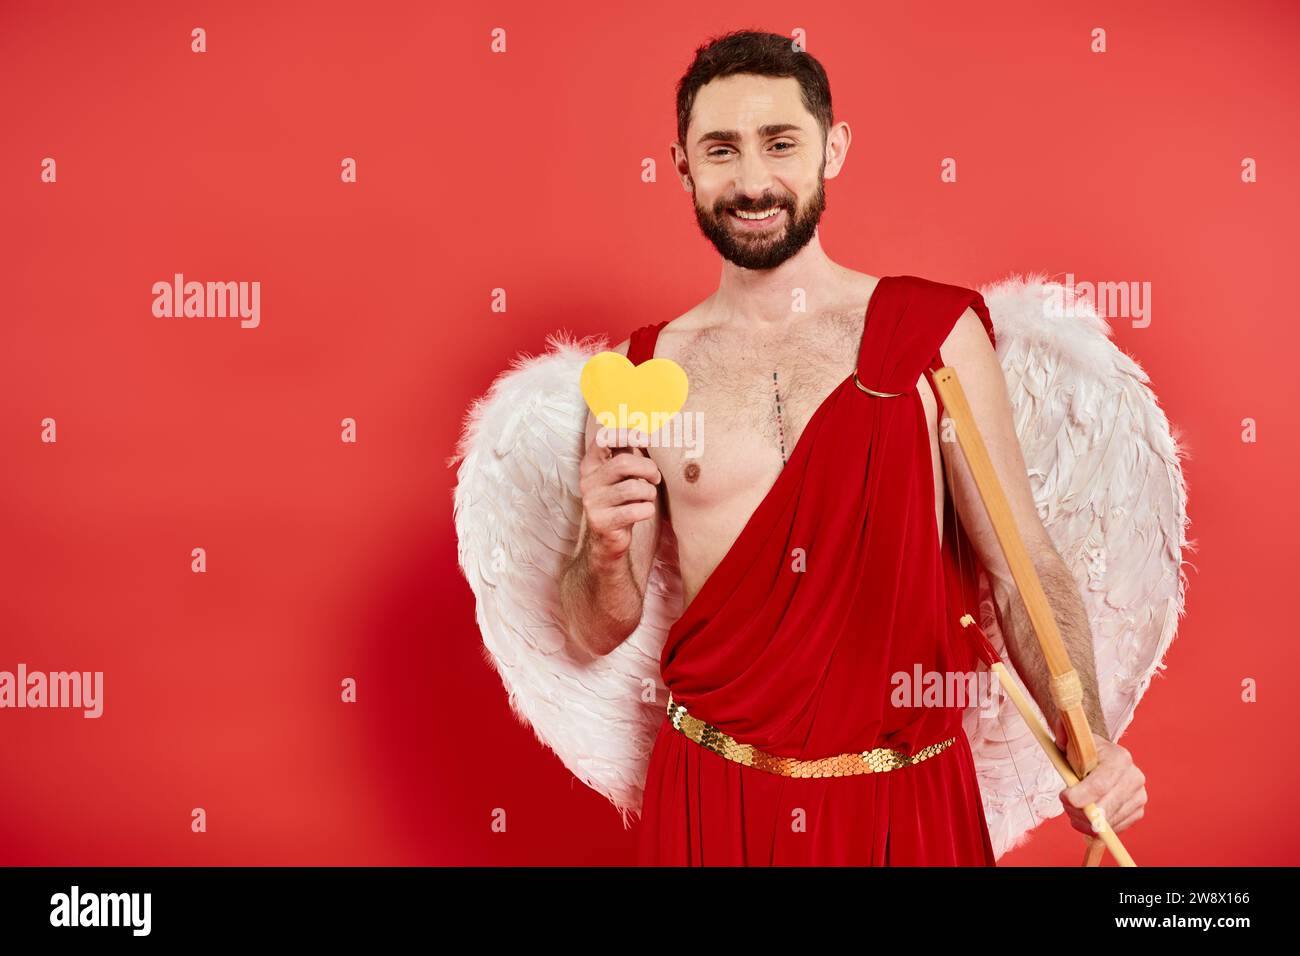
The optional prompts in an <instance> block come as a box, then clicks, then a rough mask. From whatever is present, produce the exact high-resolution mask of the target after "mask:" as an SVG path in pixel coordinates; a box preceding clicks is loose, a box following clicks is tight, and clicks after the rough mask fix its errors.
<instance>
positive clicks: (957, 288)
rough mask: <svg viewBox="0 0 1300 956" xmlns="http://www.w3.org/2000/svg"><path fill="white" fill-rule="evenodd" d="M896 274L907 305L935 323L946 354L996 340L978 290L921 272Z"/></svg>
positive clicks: (982, 347) (981, 295)
mask: <svg viewBox="0 0 1300 956" xmlns="http://www.w3.org/2000/svg"><path fill="white" fill-rule="evenodd" d="M896 278H897V280H898V282H897V285H898V288H899V289H900V291H901V293H902V294H903V295H904V296H906V298H907V303H908V305H909V306H910V307H912V308H915V309H918V311H919V312H920V314H923V315H927V316H929V317H931V318H932V319H933V321H934V322H935V323H937V328H938V331H939V334H940V335H941V337H942V339H943V344H944V350H945V354H946V353H947V352H948V351H967V350H970V349H974V350H976V351H983V350H984V349H987V348H990V347H991V346H993V345H994V344H995V343H996V339H995V337H994V333H993V319H992V316H991V315H990V314H989V310H988V305H987V304H985V302H984V296H983V294H982V293H980V292H979V290H977V289H971V288H968V287H966V286H963V285H955V284H953V283H950V282H936V281H935V280H933V279H927V278H924V277H923V276H914V275H904V276H898V277H896Z"/></svg>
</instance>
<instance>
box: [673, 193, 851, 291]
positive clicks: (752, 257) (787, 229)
mask: <svg viewBox="0 0 1300 956" xmlns="http://www.w3.org/2000/svg"><path fill="white" fill-rule="evenodd" d="M692 205H694V206H695V219H696V221H697V222H698V223H699V224H700V231H701V232H702V233H704V235H705V237H706V238H707V239H708V240H709V241H710V242H711V243H713V246H714V248H715V249H717V250H718V254H719V255H721V256H722V257H723V258H724V259H726V260H727V261H728V262H734V263H735V264H736V265H738V266H740V267H741V268H742V269H775V268H776V267H777V266H779V265H780V264H781V263H783V262H785V260H787V259H789V258H790V257H791V256H792V255H794V254H795V253H796V252H798V251H799V250H800V249H802V248H803V247H804V246H806V245H807V244H808V240H810V239H811V238H812V237H813V234H814V233H815V232H816V231H817V224H818V223H819V222H820V221H821V217H822V213H823V212H825V211H826V182H825V180H824V179H822V178H821V176H818V177H817V191H816V192H815V193H814V194H813V196H812V198H811V199H810V200H809V201H808V204H807V205H806V206H805V207H804V208H803V209H802V210H801V211H798V212H796V210H795V209H794V208H793V204H792V201H791V200H789V199H782V200H780V201H778V202H777V203H776V205H778V206H780V207H782V208H783V209H784V210H785V217H786V224H785V226H783V227H781V228H780V229H779V230H776V231H774V232H773V233H772V234H770V235H769V234H766V233H757V232H756V233H754V234H752V235H747V234H745V233H744V232H742V231H740V230H742V229H743V228H744V227H743V226H737V225H734V220H733V218H732V216H731V213H730V212H729V211H728V210H729V209H731V208H732V206H730V205H728V204H726V203H721V204H719V205H717V206H715V207H714V209H713V211H712V212H705V211H704V210H703V209H701V208H700V206H699V204H698V203H692ZM770 207H771V204H760V205H759V207H758V209H759V210H761V209H767V208H770ZM742 211H746V212H748V211H750V210H747V209H743V207H742Z"/></svg>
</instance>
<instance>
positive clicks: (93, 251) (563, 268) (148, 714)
mask: <svg viewBox="0 0 1300 956" xmlns="http://www.w3.org/2000/svg"><path fill="white" fill-rule="evenodd" d="M706 7H707V5H704V6H702V5H701V4H699V3H683V2H663V3H655V4H648V5H647V4H626V5H618V4H615V5H606V4H600V5H597V4H592V5H589V6H588V5H566V4H544V5H539V4H528V3H521V2H510V3H500V4H495V5H493V6H491V7H489V8H486V9H484V10H482V11H481V12H480V11H475V10H473V9H472V8H471V6H470V5H468V4H467V5H465V7H464V9H463V10H460V11H449V10H447V9H445V6H444V5H437V6H435V5H433V4H425V3H404V4H395V3H382V2H374V3H366V4H361V5H359V6H358V5H357V4H354V3H298V4H288V3H274V4H272V3H239V4H232V3H225V2H223V3H184V2H178V3H161V2H158V3H118V4H99V3H75V4H74V3H67V4H37V3H13V2H10V3H6V4H4V6H3V9H2V10H0V89H3V90H4V91H5V93H4V96H3V97H0V99H2V100H3V102H2V103H0V120H2V123H0V129H3V131H4V133H3V136H4V147H3V150H2V151H0V209H2V210H3V213H0V221H2V223H3V224H2V225H0V244H2V246H0V261H3V263H4V290H5V295H6V300H7V301H6V313H5V317H4V323H3V328H4V340H3V348H0V382H3V386H2V387H3V393H2V394H3V408H2V411H0V448H2V454H3V458H4V468H3V472H2V474H3V477H2V478H0V481H2V482H3V484H2V485H0V491H2V492H3V505H2V506H0V514H2V515H3V519H2V520H3V525H2V526H0V535H2V536H3V541H4V549H3V555H4V557H3V561H4V567H3V581H4V583H3V589H2V593H3V606H2V607H0V612H2V615H0V628H2V630H0V670H11V671H12V670H14V669H16V667H17V664H18V663H19V662H20V661H21V662H25V663H26V664H27V665H28V667H29V668H31V669H44V670H63V669H76V670H102V671H104V672H105V713H104V716H103V717H102V718H101V719H99V720H86V719H83V718H82V717H81V715H80V713H79V712H69V711H57V710H46V711H32V710H22V711H16V710H5V711H0V862H2V863H7V864H152V863H161V864H179V863H217V864H236V863H253V864H327V863H346V864H361V863H366V864H392V863H402V864H406V863H421V864H425V863H432V864H441V863H449V864H473V863H498V864H499V863H609V864H622V863H630V862H632V861H633V857H634V852H633V851H634V838H635V831H624V830H623V829H622V826H621V823H620V821H619V819H618V816H617V814H616V813H615V811H614V810H613V808H612V807H610V806H609V805H608V804H607V803H606V802H605V801H604V800H603V799H602V798H601V797H599V796H597V795H596V794H594V793H593V792H591V791H589V790H587V789H586V788H585V787H584V786H582V785H581V784H580V783H577V782H576V781H575V780H574V779H573V778H572V777H571V776H570V775H569V773H568V772H567V771H566V770H565V769H564V768H563V766H562V765H561V764H560V763H559V761H558V760H557V759H556V758H555V757H554V756H552V755H551V754H549V753H548V752H546V751H544V750H543V749H542V748H541V747H540V746H539V745H538V744H537V743H536V742H535V740H534V738H533V736H532V734H531V732H530V731H529V730H527V729H526V728H524V727H522V726H520V725H519V724H518V723H517V722H516V721H515V718H514V717H513V716H512V714H511V713H510V711H509V709H508V706H507V703H506V697H505V693H504V691H503V689H502V686H501V683H500V681H499V679H498V678H497V677H496V675H495V674H494V673H492V672H491V671H490V670H489V669H488V668H487V666H486V665H485V664H484V662H483V660H482V658H481V644H480V642H479V638H478V634H477V630H476V628H475V625H474V619H473V603H472V596H471V594H470V592H469V589H468V587H467V585H466V583H465V581H464V579H463V578H462V577H461V576H460V574H459V572H458V569H457V567H456V560H455V553H456V549H455V539H454V535H453V531H452V525H451V507H450V504H451V498H450V492H451V488H452V482H453V480H454V473H453V472H452V471H450V470H448V469H447V468H446V467H445V459H446V458H447V456H449V455H451V454H452V453H453V451H454V446H455V441H456V438H457V436H458V431H459V428H460V424H461V420H462V416H463V413H464V411H465V409H466V407H467V406H468V404H469V403H470V401H471V400H472V399H473V398H474V397H476V396H477V395H479V394H481V393H482V392H483V391H484V390H485V389H486V388H487V386H488V384H489V383H490V382H491V380H492V378H493V377H494V376H495V375H496V374H497V373H498V372H499V371H501V370H502V369H503V368H505V367H506V366H507V364H508V363H509V360H510V359H511V358H512V357H513V356H514V355H515V353H516V352H517V351H521V350H522V351H528V352H536V351H538V350H540V349H541V348H542V347H543V343H544V339H545V335H546V334H547V333H548V332H551V331H552V330H555V329H558V328H567V329H569V330H571V331H573V332H576V333H579V334H587V333H605V334H608V335H609V336H610V337H611V342H617V341H618V340H620V339H622V338H624V337H625V336H626V335H627V333H628V332H629V331H630V330H631V329H632V328H634V327H636V326H638V325H642V324H645V323H648V322H655V321H660V320H662V319H665V318H670V317H672V316H675V315H678V314H680V313H681V312H682V311H684V310H685V309H686V308H688V307H689V306H690V305H692V304H693V303H695V302H697V301H698V300H699V299H701V298H703V297H704V296H706V295H707V294H708V293H709V292H710V291H711V290H712V289H713V287H714V285H715V283H716V281H717V274H718V268H719V260H718V257H717V255H716V253H715V252H714V250H713V248H712V247H711V246H710V245H709V244H708V243H707V242H706V241H705V240H704V239H703V238H702V237H701V236H700V235H699V233H698V231H697V227H696V225H695V222H694V217H693V216H692V215H691V212H690V206H689V202H690V200H689V196H688V195H687V194H685V193H683V192H682V190H681V187H680V186H679V184H678V183H677V181H676V179H675V177H674V176H673V175H672V174H671V170H670V169H669V165H668V155H669V154H668V145H669V142H670V141H671V139H672V137H673V135H674V115H673V91H674V84H675V83H676V81H677V79H678V77H679V76H680V74H681V73H682V71H683V70H684V69H685V67H686V65H687V64H688V63H689V60H690V57H691V55H692V53H693V51H694V49H695V47H696V46H697V45H699V44H700V43H701V42H703V41H704V40H705V39H706V38H708V37H709V36H712V35H715V34H717V33H720V32H724V31H726V30H729V29H735V28H740V27H757V28H761V29H767V30H771V31H773V32H777V33H783V34H788V33H789V32H790V31H791V30H792V29H795V28H803V29H805V30H806V31H807V37H808V41H807V42H808V49H809V50H810V52H812V53H813V54H814V55H816V56H817V57H818V58H819V59H820V60H821V61H822V62H823V64H824V65H825V66H826V68H827V70H828V72H829V74H830V78H831V85H832V91H833V94H834V104H835V112H836V119H846V120H848V121H849V123H850V124H851V125H852V127H853V130H854V134H855V135H854V140H853V146H852V149H851V152H850V155H849V160H848V165H847V168H846V169H845V171H844V173H843V174H842V175H841V177H840V178H838V179H836V180H833V181H832V182H830V183H828V202H829V207H828V212H827V214H826V218H825V219H824V221H823V226H822V242H823V244H824V246H825V247H826V249H827V251H828V253H829V254H830V255H831V257H832V258H833V259H835V260H836V261H839V262H842V263H843V264H845V265H847V266H849V267H851V268H855V269H858V270H860V271H864V272H870V273H872V274H875V275H885V274H894V273H913V274H920V275H925V276H927V277H930V278H933V279H937V280H940V281H945V282H954V283H958V284H962V285H968V286H978V285H982V284H984V283H986V282H989V281H992V280H995V279H998V278H1001V277H1002V276H1004V275H1005V274H1006V273H1007V272H1009V271H1018V272H1023V271H1030V270H1043V271H1046V272H1048V273H1050V274H1053V275H1056V276H1058V277H1063V276H1064V274H1065V273H1066V272H1073V273H1074V274H1075V275H1076V276H1078V277H1079V278H1080V279H1101V280H1112V281H1114V280H1123V281H1137V282H1142V281H1149V282H1151V283H1152V305H1153V312H1154V315H1153V321H1152V322H1151V325H1150V327H1149V328H1145V329H1134V328H1132V327H1131V325H1130V324H1129V323H1128V322H1126V321H1123V320H1119V321H1116V322H1115V323H1114V325H1115V328H1116V340H1117V341H1118V343H1119V344H1120V346H1121V347H1122V348H1124V349H1125V350H1127V351H1129V352H1130V353H1131V354H1133V355H1134V356H1135V357H1136V358H1137V359H1138V360H1139V361H1140V362H1141V363H1142V365H1143V366H1144V367H1145V368H1146V369H1147V370H1148V372H1149V373H1150V375H1151V378H1152V383H1153V387H1154V389H1155V391H1156V393H1157V394H1158V395H1159V397H1160V399H1161V401H1162V403H1163V405H1164V407H1165V409H1166V410H1167V412H1168V414H1169V416H1170V418H1171V420H1172V421H1173V422H1174V423H1175V424H1176V425H1178V426H1179V427H1180V428H1181V429H1182V432H1183V437H1184V440H1185V441H1186V444H1187V448H1188V450H1189V452H1190V454H1191V458H1190V460H1189V461H1188V462H1187V463H1186V469H1187V476H1188V480H1189V483H1190V494H1191V507H1190V513H1191V517H1192V522H1193V524H1192V528H1191V534H1192V536H1193V537H1194V538H1195V539H1196V540H1197V542H1198V544H1199V552H1198V553H1197V554H1195V555H1193V556H1192V560H1193V561H1194V562H1195V565H1196V568H1195V569H1194V570H1193V571H1192V572H1191V575H1190V577H1191V584H1190V589H1189V594H1188V597H1189V600H1188V613H1187V616H1186V618H1185V620H1184V623H1183V625H1182V629H1181V632H1180V636H1179V638H1178V640H1177V641H1176V642H1175V643H1174V646H1173V648H1172V651H1171V653H1170V655H1169V657H1168V663H1169V669H1168V671H1167V675H1166V676H1165V677H1164V678H1162V679H1159V680H1157V682H1156V684H1155V685H1154V686H1153V688H1152V689H1151V691H1150V692H1149V694H1148V697H1147V699H1146V700H1145V702H1144V703H1143V704H1142V706H1141V708H1140V709H1139V711H1138V716H1137V721H1136V724H1135V725H1134V727H1133V729H1132V731H1131V732H1130V733H1129V734H1128V735H1127V736H1125V738H1124V743H1125V744H1126V745H1127V746H1128V747H1129V748H1130V749H1131V750H1132V751H1133V752H1134V754H1135V755H1136V759H1137V761H1138V764H1139V765H1140V766H1141V767H1142V768H1143V769H1144V770H1145V772H1146V773H1147V776H1148V780H1149V784H1148V789H1149V792H1150V798H1151V799H1150V804H1149V807H1148V814H1147V818H1146V819H1145V820H1143V821H1142V822H1141V823H1139V824H1138V826H1137V827H1136V828H1134V829H1133V830H1131V831H1129V833H1127V834H1125V840H1126V842H1127V843H1128V845H1129V847H1130V849H1131V850H1132V852H1133V854H1134V856H1135V857H1136V858H1137V860H1138V861H1139V862H1140V863H1146V864H1195V863H1233V864H1282V863H1287V864H1294V863H1297V862H1300V852H1298V850H1300V827H1298V826H1297V824H1296V822H1295V815H1294V810H1293V806H1292V804H1293V799H1294V794H1295V792H1296V789H1297V783H1298V781H1297V771H1296V763H1295V761H1294V756H1295V754H1294V750H1295V747H1294V745H1293V742H1292V741H1293V739H1294V738H1293V733H1292V729H1291V724H1292V720H1293V710H1292V708H1291V707H1290V706H1289V701H1290V698H1291V697H1292V686H1291V678H1290V677H1288V676H1287V675H1293V674H1295V673H1296V671H1297V668H1298V667H1300V654H1297V651H1296V643H1297V642H1296V640H1295V634H1294V626H1293V624H1292V621H1293V620H1294V608H1293V607H1292V606H1291V603H1290V597H1291V596H1292V595H1293V594H1294V590H1295V585H1294V583H1293V581H1292V578H1293V577H1294V563H1293V562H1292V561H1291V560H1289V557H1290V553H1291V548H1292V544H1293V542H1294V541H1295V540H1296V539H1297V537H1298V536H1300V526H1298V522H1297V518H1296V511H1295V507H1294V500H1293V498H1292V494H1291V492H1292V488H1293V486H1294V466H1295V464H1296V454H1295V442H1294V434H1295V427H1296V411H1295V409H1296V406H1295V401H1294V399H1295V375H1294V372H1293V371H1291V370H1289V369H1288V367H1287V365H1286V364H1285V363H1287V362H1289V361H1290V360H1291V358H1292V357H1293V356H1294V354H1295V352H1296V346H1297V344H1298V338H1300V337H1298V336H1297V333H1296V323H1295V319H1294V317H1293V316H1292V315H1291V309H1290V308H1289V302H1290V295H1289V292H1287V291H1285V289H1284V287H1283V281H1281V279H1282V277H1283V276H1285V275H1291V274H1293V272H1294V268H1293V259H1294V255H1295V251H1296V242H1295V229H1296V212H1297V208H1298V204H1297V183H1300V169H1297V147H1300V136H1298V133H1297V125H1296V123H1295V121H1294V120H1295V115H1296V100H1297V96H1296V94H1297V87H1298V84H1297V66H1296V63H1297V59H1296V57H1295V48H1296V40H1297V26H1298V25H1300V14H1297V11H1296V8H1295V7H1294V5H1293V4H1290V3H1286V2H1272V3H1267V2H1255V3H1231V4H1229V3H1222V4H1207V3H1199V4H1195V3H1185V2H1178V3H1163V4H1144V5H1142V8H1141V9H1133V7H1134V5H1131V4H1122V3H1089V4H1086V5H1082V6H1081V7H1080V8H1079V9H1077V10H1074V11H1072V12H1065V11H1061V10H1058V9H1055V7H1054V6H1053V7H1051V8H1048V7H1045V6H1044V5H1042V4H1038V3H1030V2H1023V3H999V4H979V5H970V4H965V3H957V2H945V3H924V4H922V3H916V4H878V5H866V4H862V3H842V4H816V3H808V4H799V5H798V6H797V8H792V7H790V5H788V4H780V3H762V2H755V3H750V4H747V5H746V9H745V12H744V15H743V18H738V17H737V16H733V15H729V14H725V13H723V12H721V11H709V10H707V9H706ZM195 26H202V27H204V28H205V29H206V30H207V34H208V52H207V53H205V54H202V55H198V54H194V53H192V52H190V30H191V29H192V28H193V27H195ZM1098 26H1100V27H1104V28H1105V29H1106V31H1107V34H1108V43H1109V52H1107V53H1106V54H1104V55H1095V54H1092V53H1090V52H1089V32H1090V30H1091V29H1092V28H1094V27H1098ZM494 27H502V28H504V29H505V30H506V31H507V36H508V52H507V53H506V54H504V55H494V54H492V53H491V52H490V50H489V41H490V31H491V30H492V29H493V28H494ZM47 156H49V157H53V158H55V159H56V160H57V163H58V182H57V184H53V185H51V184H45V183H42V182H41V181H40V176H39V174H40V163H41V161H42V159H43V158H44V157H47ZM345 156H351V157H355V158H356V159H357V162H358V170H359V182H358V183H356V184H354V185H346V184H343V183H341V182H340V176H339V164H340V161H341V159H342V158H343V157H345ZM945 156H952V157H956V158H957V160H958V171H959V181H958V183H956V184H943V183H941V182H940V180H939V163H940V160H941V159H942V157H945ZM1246 156H1250V157H1254V158H1255V159H1256V160H1257V161H1258V164H1259V177H1260V179H1259V182H1258V183H1256V184H1253V185H1246V184H1243V183H1242V182H1241V181H1240V163H1241V160H1242V158H1243V157H1246ZM643 157H652V158H653V159H655V160H656V161H657V163H658V166H659V176H658V181H657V182H654V183H643V182H641V180H640V175H639V174H640V163H641V160H642V159H643ZM176 272H182V273H184V274H185V275H186V277H187V278H191V279H197V280H200V281H206V280H223V281H225V280H233V281H239V280H244V281H253V280H257V281H260V282H261V283H262V322H261V326H260V328H257V329H241V328H239V327H238V324H237V322H236V321H234V320H210V321H209V320H197V319H158V318H154V317H153V315H152V314H151V311H150V308H151V303H152V298H153V296H152V293H151V291H150V288H151V285H152V283H154V282H155V281H159V280H169V279H170V277H171V276H172V275H173V273H176ZM495 288H503V289H505V290H506V292H507V295H508V305H509V309H508V311H507V312H506V313H504V314H500V313H494V312H492V311H491V310H490V302H491V294H492V290H493V289H495ZM47 416H49V417H53V418H55V419H56V420H57V422H58V443H57V444H54V445H49V444H43V443H41V441H40V440H39V434H40V421H41V420H42V419H43V418H45V417H47ZM349 416H350V417H354V418H356V419H357V421H358V434H359V442H358V444H356V445H345V444H343V443H341V442H340V440H339V421H340V419H342V418H344V417H349ZM1247 417H1250V418H1254V419H1256V420H1257V421H1258V428H1259V440H1258V442H1257V443H1255V444H1245V443H1243V442H1242V441H1241V438H1240V432H1241V422H1242V419H1243V418H1247ZM194 547H204V548H206V549H207V552H208V573H206V574H202V575H199V574H194V573H192V572H191V571H190V550H191V549H192V548H194ZM347 676H351V677H355V678H356V679H357V681H358V684H359V696H358V702H357V703H356V704H354V705H345V704H342V703H340V702H339V682H340V680H342V679H343V678H344V677H347ZM1246 677H1251V678H1254V679H1256V680H1258V682H1259V688H1260V691H1259V702H1258V703H1255V704H1245V703H1242V702H1241V700H1240V695H1241V691H1240V683H1241V681H1242V679H1243V678H1246ZM194 807H203V808H205V809H206V811H207V814H208V831H207V832H206V833H203V834H195V833H192V832H191V830H190V811H191V809H192V808H194ZM498 807H499V808H503V809H504V810H505V811H506V813H507V815H508V823H509V826H508V831H507V832H506V833H504V834H501V833H493V832H492V831H491V828H490V824H491V820H492V812H493V810H494V808H498ZM1080 851H1081V840H1080V838H1079V837H1078V835H1077V834H1075V833H1073V831H1071V830H1070V829H1069V827H1068V826H1067V825H1066V824H1065V822H1064V821H1063V820H1060V819H1058V820H1054V821H1052V822H1051V823H1049V824H1047V825H1046V826H1045V827H1043V828H1042V829H1041V830H1040V831H1039V835H1038V836H1037V837H1036V838H1035V839H1034V840H1033V841H1032V842H1031V844H1030V845H1029V846H1028V847H1026V848H1024V849H1021V850H1018V851H1016V852H1015V853H1013V854H1011V855H1009V856H1008V857H1005V858H1004V860H1003V862H1004V863H1009V864H1034V863H1066V864H1074V863H1076V862H1077V860H1078V859H1079V857H1080Z"/></svg>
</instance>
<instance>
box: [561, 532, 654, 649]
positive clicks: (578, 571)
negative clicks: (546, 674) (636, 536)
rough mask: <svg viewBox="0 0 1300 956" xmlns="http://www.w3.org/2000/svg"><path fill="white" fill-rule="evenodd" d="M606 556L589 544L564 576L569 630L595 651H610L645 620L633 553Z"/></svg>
mask: <svg viewBox="0 0 1300 956" xmlns="http://www.w3.org/2000/svg"><path fill="white" fill-rule="evenodd" d="M630 554H631V552H630V551H629V552H626V553H624V554H623V555H622V556H621V557H619V558H615V559H613V560H603V559H601V558H600V557H598V556H597V555H596V554H595V553H594V552H593V551H592V549H591V548H590V547H588V546H587V545H586V544H584V545H583V547H582V548H581V549H580V550H579V551H578V553H577V554H576V555H574V557H573V558H572V559H571V560H570V561H569V564H568V566H567V567H566V568H565V569H564V573H563V574H562V576H561V578H560V603H561V606H562V607H563V609H564V613H565V616H566V617H567V619H568V623H569V632H570V633H571V634H572V635H573V637H574V638H575V639H576V640H577V641H578V642H579V643H580V644H581V645H582V646H583V647H585V648H586V649H587V650H588V651H590V652H591V653H593V654H602V655H603V654H608V653H609V652H610V651H612V650H613V649H614V648H615V647H617V646H618V645H619V644H621V643H622V642H623V641H624V640H625V639H626V638H627V636H628V635H629V634H631V633H632V632H633V631H634V630H636V628H637V625H638V624H640V623H641V610H642V606H643V603H644V595H643V594H642V592H641V589H640V588H638V587H637V584H636V579H635V578H634V577H633V574H632V563H631V560H630V557H629V555H630Z"/></svg>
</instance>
